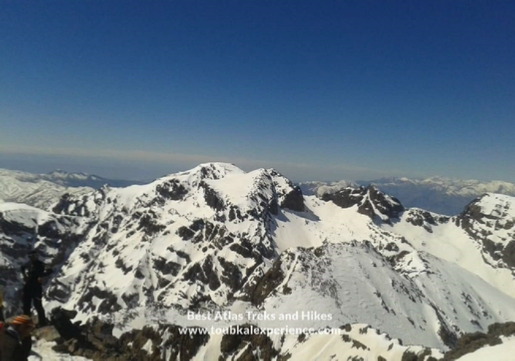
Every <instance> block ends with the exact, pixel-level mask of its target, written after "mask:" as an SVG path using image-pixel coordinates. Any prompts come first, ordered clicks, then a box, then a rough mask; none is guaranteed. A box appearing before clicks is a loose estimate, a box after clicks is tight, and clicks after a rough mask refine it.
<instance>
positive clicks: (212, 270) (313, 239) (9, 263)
mask: <svg viewBox="0 0 515 361" xmlns="http://www.w3.org/2000/svg"><path fill="white" fill-rule="evenodd" d="M512 204H515V202H514V199H513V198H512V197H509V196H500V195H494V194H489V195H487V196H484V197H482V198H480V199H479V200H477V201H476V202H474V203H471V204H470V205H469V206H468V207H467V208H466V209H465V210H464V211H463V212H462V213H461V214H460V215H459V216H456V217H446V216H441V215H437V214H433V213H429V212H427V211H423V210H420V209H406V208H405V207H404V206H403V205H402V204H401V203H400V202H399V201H398V200H397V199H396V198H393V197H390V196H388V195H386V194H384V193H382V192H381V191H380V190H379V189H378V188H377V187H375V186H368V187H359V188H351V187H345V188H343V189H340V190H334V191H332V192H330V193H324V194H323V195H322V196H321V198H320V197H317V196H315V195H308V196H306V195H303V194H302V191H301V189H300V188H299V187H297V186H295V185H294V184H293V183H292V182H291V181H289V180H288V179H286V178H285V177H283V176H282V175H280V174H279V173H277V172H276V171H274V170H272V169H258V170H255V171H252V172H248V173H246V172H244V171H242V170H241V169H239V168H237V167H236V166H234V165H231V164H226V163H207V164H201V165H199V166H198V167H196V168H194V169H191V170H189V171H186V172H181V173H177V174H172V175H169V176H165V177H162V178H160V179H157V180H155V181H154V182H152V183H149V184H145V185H133V186H130V187H126V188H110V187H108V186H105V187H102V188H100V189H98V190H96V191H93V192H91V193H89V194H87V195H81V196H73V195H66V196H63V197H62V198H61V199H60V201H59V202H57V203H56V204H55V207H53V208H52V212H44V211H41V210H37V209H35V208H31V207H28V206H25V205H19V204H4V205H3V207H4V208H0V212H1V213H0V215H1V217H0V220H1V219H3V223H2V224H0V226H1V227H2V231H0V234H2V233H3V236H2V237H3V238H2V239H1V243H0V244H2V245H4V246H3V248H2V252H4V250H5V252H6V253H9V252H11V253H12V252H13V251H11V249H12V250H17V251H16V252H17V253H16V254H14V253H13V254H11V255H9V254H8V256H7V257H4V258H3V261H2V262H3V264H4V266H5V268H6V269H11V270H13V269H14V268H16V267H18V266H19V263H20V262H21V258H22V256H23V251H24V250H26V249H29V248H31V247H33V246H34V245H35V246H36V247H37V248H38V249H41V251H42V252H43V254H44V256H45V258H46V260H47V262H49V263H52V264H53V265H55V268H56V274H55V276H54V277H53V278H52V280H51V281H50V284H49V285H48V288H47V290H46V303H45V305H46V307H47V309H48V310H50V309H54V308H57V307H63V308H66V309H70V310H75V311H77V316H76V320H81V321H86V320H90V319H91V318H92V317H100V318H101V319H103V320H105V321H107V322H110V323H113V324H115V326H116V328H115V330H117V331H116V332H118V334H121V332H123V331H127V330H130V329H131V328H142V327H143V326H144V325H148V324H157V323H159V322H166V323H168V324H170V323H173V324H175V325H178V326H202V327H210V326H220V327H221V326H227V325H231V324H234V323H239V324H242V323H245V322H249V319H247V318H245V319H238V320H233V319H231V320H221V321H220V320H219V321H216V320H200V321H199V320H191V319H189V318H188V311H189V312H194V313H197V314H208V313H212V312H216V311H226V312H229V311H230V312H231V313H232V314H235V315H247V316H248V315H249V314H256V313H257V314H275V315H276V316H277V317H275V319H263V320H252V321H253V322H252V323H253V324H256V325H257V326H259V327H263V328H267V327H273V328H278V327H282V326H284V321H283V320H280V319H279V315H280V314H288V313H289V314H291V313H296V312H302V311H304V312H318V313H325V314H327V315H330V318H327V317H326V318H325V319H319V318H317V317H314V318H313V317H310V318H309V319H304V320H298V321H295V320H292V321H295V322H291V323H290V325H292V326H295V325H297V324H298V325H300V326H312V327H317V328H318V327H331V328H339V327H341V326H343V325H345V324H361V323H366V324H368V325H370V326H372V327H373V328H376V329H379V330H381V332H386V333H388V334H389V335H390V336H391V337H394V338H399V339H402V340H403V341H404V343H406V344H419V345H423V346H427V347H437V348H441V349H445V348H448V347H451V346H453V345H454V343H455V342H456V339H457V337H458V336H459V335H461V334H462V333H464V332H474V331H481V330H484V329H486V327H488V325H489V324H491V323H494V322H505V321H510V320H515V298H513V297H514V296H515V294H513V292H511V291H509V290H508V288H509V289H511V290H513V289H514V287H513V286H514V285H515V281H514V279H513V273H512V272H513V265H512V263H511V262H512V261H511V260H512V258H511V257H512V256H511V254H512V247H513V246H512V244H513V224H512V223H513V207H512ZM49 223H51V224H53V225H54V226H53V229H57V231H56V232H54V233H51V234H49V233H48V232H42V231H41V230H42V229H43V230H45V229H48V228H49V226H48V224H49ZM6 230H7V231H6ZM34 234H37V239H35V240H34V239H32V240H31V239H29V237H32V236H33V235H34ZM492 244H493V246H492ZM11 272H12V271H11ZM9 282H11V283H10V285H11V287H12V288H13V289H15V287H16V286H17V285H19V278H16V276H15V275H13V276H12V277H11V278H9ZM18 287H19V286H18ZM510 287H511V288H510ZM9 297H14V294H12V295H11V294H8V295H7V298H9ZM311 315H313V314H312V313H311ZM236 321H237V322H236ZM213 339H214V338H213ZM279 341H280V340H275V339H274V340H273V342H274V343H275V344H276V346H277V347H276V349H277V350H279V349H280V350H284V349H285V347H286V349H288V350H291V352H292V354H294V353H298V355H299V357H301V356H300V355H302V352H311V351H309V350H308V349H310V348H311V347H312V346H313V347H316V345H325V346H324V347H327V352H330V350H332V349H334V350H336V349H338V348H339V347H341V348H342V350H343V349H344V347H343V346H341V345H340V346H338V345H339V342H341V341H340V339H338V340H337V339H330V338H328V339H325V340H322V339H318V338H317V340H315V339H313V340H311V341H306V342H307V343H295V342H294V341H293V338H291V340H290V341H288V339H285V340H283V341H280V342H282V343H281V345H279V344H278V342H279ZM344 341H345V340H344ZM210 342H211V341H210ZM217 342H218V341H217ZM285 342H286V343H285ZM288 342H290V343H288ZM359 342H361V341H359ZM368 342H369V343H370V342H373V343H374V342H376V341H370V340H369V341H368ZM377 342H379V341H377ZM217 344H218V343H214V344H212V345H211V346H210V347H214V348H216V347H221V346H220V345H218V346H216V345H217ZM306 345H309V347H308V346H306ZM351 348H352V347H351ZM374 350H375V351H373V352H375V353H372V354H373V355H374V357H376V359H377V357H378V356H380V354H379V353H377V352H378V351H377V350H378V349H377V350H376V349H374ZM197 351H198V350H197ZM208 351H209V353H210V354H211V352H214V351H213V350H212V349H209V350H208ZM240 351H241V352H245V351H244V350H243V351H242V350H240ZM376 351H377V352H376ZM199 352H200V351H199ZM206 352H207V351H206ZM342 352H343V351H342ZM353 352H354V351H353ZM321 355H323V357H322V356H321V359H325V357H326V356H328V355H329V353H327V354H325V353H321ZM349 355H351V354H349ZM352 355H354V356H358V354H356V353H353V354H352ZM359 357H364V356H363V355H360V356H359ZM367 357H368V356H367ZM392 357H393V356H392ZM395 357H396V356H395ZM395 357H393V358H391V359H395ZM374 360H375V359H374ZM387 360H390V359H389V358H387Z"/></svg>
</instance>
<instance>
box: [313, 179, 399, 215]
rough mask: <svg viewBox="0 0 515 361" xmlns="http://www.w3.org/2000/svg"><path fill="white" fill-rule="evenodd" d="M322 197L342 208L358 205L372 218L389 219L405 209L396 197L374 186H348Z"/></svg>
mask: <svg viewBox="0 0 515 361" xmlns="http://www.w3.org/2000/svg"><path fill="white" fill-rule="evenodd" d="M322 199H323V200H324V201H332V202H333V203H334V204H336V205H337V206H339V207H342V208H350V207H353V206H357V209H358V212H359V213H361V214H364V215H367V216H369V217H370V218H371V219H375V218H377V217H378V218H379V219H383V220H385V221H388V220H390V219H394V218H398V217H399V215H400V213H401V212H403V211H404V207H403V206H402V204H401V203H400V202H399V201H398V200H397V199H396V198H392V197H390V196H387V195H386V194H384V193H382V192H381V191H379V189H377V188H376V187H374V186H368V187H366V188H365V187H359V188H351V187H347V188H345V189H342V190H340V191H337V192H334V193H325V194H323V195H322Z"/></svg>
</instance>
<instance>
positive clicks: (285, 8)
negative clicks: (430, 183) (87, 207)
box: [0, 0, 515, 182]
mask: <svg viewBox="0 0 515 361" xmlns="http://www.w3.org/2000/svg"><path fill="white" fill-rule="evenodd" d="M0 8H1V10H0V34H2V35H1V36H0V167H6V168H13V169H21V170H28V171H50V170H52V169H53V168H63V169H66V170H70V171H85V172H90V173H100V175H104V176H109V177H118V178H129V179H149V178H153V177H156V176H159V175H162V174H166V173H172V172H175V171H178V170H184V169H187V168H190V167H193V166H195V165H197V164H198V163H201V162H205V161H228V162H233V163H235V164H236V165H238V166H240V167H241V168H243V169H246V170H250V169H255V168H259V167H274V168H276V169H278V170H279V171H281V172H283V173H284V174H285V175H287V176H289V177H290V178H292V179H293V180H297V181H300V180H307V179H320V180H335V179H373V178H378V177H381V176H411V177H414V176H419V177H420V176H432V175H441V176H447V177H458V178H475V179H481V180H490V179H500V180H506V181H512V182H515V166H514V165H515V161H514V159H515V157H514V155H515V2H514V1H473V0H470V1H465V0H455V1H449V0H445V1H438V0H431V1H398V0H397V1H384V0H376V1H366V0H359V1H334V0H331V1H303V0H301V1H299V0H295V1H293V0H292V1H280V0H274V1H252V0H248V1H241V0H233V1H213V0H210V1H192V0H180V1H179V0H177V1H171V0H167V1H143V0H142V1H130V0H123V1H121V0H119V1H115V0H109V1H105V0H103V1H93V0H88V1H80V0H73V1H69V0H67V1H40V0H38V1H22V0H0Z"/></svg>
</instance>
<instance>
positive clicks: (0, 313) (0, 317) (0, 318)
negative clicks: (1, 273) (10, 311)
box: [0, 288, 5, 322]
mask: <svg viewBox="0 0 515 361" xmlns="http://www.w3.org/2000/svg"><path fill="white" fill-rule="evenodd" d="M4 321H5V318H4V299H3V297H2V289H1V288H0V322H4Z"/></svg>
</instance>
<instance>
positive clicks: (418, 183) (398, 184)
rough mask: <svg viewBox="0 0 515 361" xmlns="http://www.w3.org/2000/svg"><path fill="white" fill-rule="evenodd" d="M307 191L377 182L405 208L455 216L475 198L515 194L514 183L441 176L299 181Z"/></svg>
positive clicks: (304, 190)
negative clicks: (495, 194)
mask: <svg viewBox="0 0 515 361" xmlns="http://www.w3.org/2000/svg"><path fill="white" fill-rule="evenodd" d="M299 185H300V187H301V189H302V192H303V193H304V194H308V195H309V194H316V195H317V196H319V197H321V196H322V195H323V194H325V193H332V192H335V191H339V190H341V189H344V188H346V187H348V186H351V187H356V186H359V185H362V186H367V185H374V186H376V187H377V188H379V189H380V190H381V191H383V192H385V193H387V194H389V195H391V196H393V197H396V198H398V199H399V200H400V201H401V202H402V204H403V205H404V206H406V207H409V208H412V207H417V208H421V209H425V210H428V211H431V212H435V213H439V214H445V215H448V216H452V215H456V214H458V213H459V212H461V211H462V209H463V207H464V206H465V205H466V204H468V203H469V202H471V201H472V200H473V199H474V198H476V197H479V196H481V195H483V194H485V193H499V194H506V195H510V196H515V184H513V183H508V182H502V181H490V182H480V181H477V180H462V179H451V178H442V177H432V178H426V179H409V178H381V179H377V180H373V181H356V182H353V181H339V182H303V183H300V184H299Z"/></svg>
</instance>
